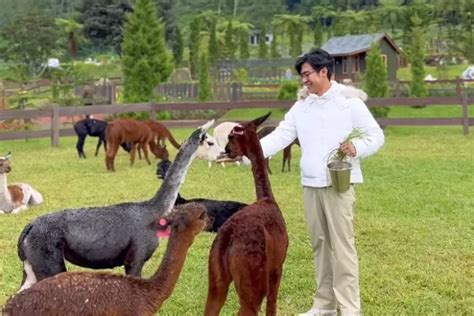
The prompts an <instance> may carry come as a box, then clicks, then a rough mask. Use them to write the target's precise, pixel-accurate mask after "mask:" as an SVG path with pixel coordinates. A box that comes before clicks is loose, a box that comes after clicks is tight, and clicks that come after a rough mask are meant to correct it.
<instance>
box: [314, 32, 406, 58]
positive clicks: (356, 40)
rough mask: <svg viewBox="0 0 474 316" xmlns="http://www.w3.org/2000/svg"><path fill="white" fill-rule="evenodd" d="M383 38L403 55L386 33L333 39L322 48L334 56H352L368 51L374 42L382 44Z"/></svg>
mask: <svg viewBox="0 0 474 316" xmlns="http://www.w3.org/2000/svg"><path fill="white" fill-rule="evenodd" d="M383 38H385V39H387V42H388V43H389V44H390V45H391V46H392V47H393V49H394V50H395V51H396V52H397V53H399V54H400V53H401V52H400V49H399V48H398V47H397V45H396V44H395V43H394V42H393V41H392V40H391V39H390V37H388V35H387V34H385V33H374V34H361V35H346V36H339V37H332V38H330V39H329V40H328V41H327V42H326V43H324V45H323V46H322V47H321V48H322V49H324V50H325V51H327V52H328V53H329V54H331V55H332V56H351V55H355V54H358V53H362V52H365V51H368V50H369V48H370V46H371V45H372V43H373V42H380V41H381V40H382V39H383Z"/></svg>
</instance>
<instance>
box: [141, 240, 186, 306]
mask: <svg viewBox="0 0 474 316" xmlns="http://www.w3.org/2000/svg"><path fill="white" fill-rule="evenodd" d="M191 244H192V239H191V240H189V237H188V236H186V235H184V234H182V235H177V234H175V233H174V232H173V233H172V234H171V236H170V237H169V239H168V246H167V247H166V252H165V254H164V256H163V259H162V261H161V264H160V267H159V268H158V270H157V271H156V273H155V275H154V276H153V277H152V278H151V279H149V280H148V284H147V285H148V291H149V293H150V295H149V297H150V298H152V300H153V302H150V303H151V304H152V306H153V307H154V309H155V311H158V310H159V309H160V307H161V305H162V304H163V303H164V301H166V299H167V298H168V297H170V295H171V293H173V289H174V287H175V286H176V282H177V281H178V277H179V275H180V273H181V270H182V269H183V266H184V261H185V259H186V255H187V253H188V250H189V247H190V246H191Z"/></svg>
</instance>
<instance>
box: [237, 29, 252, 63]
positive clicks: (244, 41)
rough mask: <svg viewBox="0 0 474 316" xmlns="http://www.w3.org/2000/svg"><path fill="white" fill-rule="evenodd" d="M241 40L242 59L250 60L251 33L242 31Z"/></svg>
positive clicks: (240, 33) (240, 32)
mask: <svg viewBox="0 0 474 316" xmlns="http://www.w3.org/2000/svg"><path fill="white" fill-rule="evenodd" d="M239 38H240V45H239V52H240V58H241V59H249V58H250V52H249V33H248V32H246V31H244V30H240V31H239Z"/></svg>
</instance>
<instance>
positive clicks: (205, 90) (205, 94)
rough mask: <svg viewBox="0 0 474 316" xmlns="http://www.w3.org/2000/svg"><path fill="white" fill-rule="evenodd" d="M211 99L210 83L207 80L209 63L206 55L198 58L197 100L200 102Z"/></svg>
mask: <svg viewBox="0 0 474 316" xmlns="http://www.w3.org/2000/svg"><path fill="white" fill-rule="evenodd" d="M211 99H212V91H211V82H210V80H209V62H208V60H207V55H206V54H204V53H203V54H201V57H200V58H199V92H198V100H199V101H201V102H204V101H209V100H211Z"/></svg>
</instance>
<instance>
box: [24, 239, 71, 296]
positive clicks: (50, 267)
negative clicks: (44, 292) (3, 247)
mask: <svg viewBox="0 0 474 316" xmlns="http://www.w3.org/2000/svg"><path fill="white" fill-rule="evenodd" d="M35 242H38V244H41V245H43V246H42V247H34V246H33V245H31V243H30V242H29V238H28V237H27V238H25V239H24V240H23V241H22V243H21V245H19V247H21V248H22V251H23V252H24V253H25V256H26V259H25V260H24V261H23V275H24V277H23V281H22V283H21V288H20V291H22V290H24V289H25V288H28V287H30V286H31V285H33V284H34V283H36V282H39V281H41V280H43V279H46V278H48V277H51V276H53V275H56V274H58V273H61V272H65V271H66V266H65V264H64V258H63V249H62V248H61V247H60V246H58V245H59V244H60V241H59V240H45V238H37V239H36V240H35Z"/></svg>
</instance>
